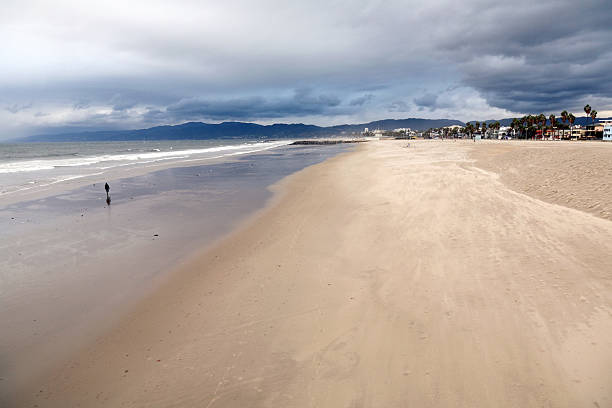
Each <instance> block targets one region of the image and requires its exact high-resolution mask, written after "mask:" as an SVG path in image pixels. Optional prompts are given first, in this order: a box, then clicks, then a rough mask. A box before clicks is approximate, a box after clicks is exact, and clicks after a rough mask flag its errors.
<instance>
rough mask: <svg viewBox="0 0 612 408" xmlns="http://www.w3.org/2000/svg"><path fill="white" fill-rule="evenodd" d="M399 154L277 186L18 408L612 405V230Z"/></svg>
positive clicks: (381, 146)
mask: <svg viewBox="0 0 612 408" xmlns="http://www.w3.org/2000/svg"><path fill="white" fill-rule="evenodd" d="M403 145H404V143H402V142H397V143H395V142H388V141H385V142H374V143H372V144H367V145H361V146H359V148H358V149H356V150H354V151H352V152H348V153H343V154H340V155H338V156H336V157H334V158H331V159H328V160H326V161H324V162H322V163H319V164H316V165H314V166H310V167H307V168H305V169H303V170H301V171H299V172H296V173H293V174H292V175H290V176H288V177H286V178H284V179H283V180H281V181H280V182H279V183H277V184H276V185H275V186H274V188H273V190H274V192H275V194H274V196H273V197H274V198H273V199H272V200H271V201H270V202H269V203H268V205H267V206H266V208H265V209H262V210H260V212H258V213H257V214H256V215H254V216H253V217H252V218H250V219H249V221H248V222H247V223H245V224H242V225H241V227H240V228H239V229H238V230H234V231H233V232H232V233H230V235H229V236H227V237H226V238H224V239H223V240H221V241H220V242H218V243H217V244H216V245H215V246H214V247H213V248H210V249H209V250H206V251H203V252H200V253H198V254H195V255H194V257H191V258H190V259H185V260H184V262H182V263H181V264H180V265H178V266H177V269H175V270H174V272H173V273H172V274H171V275H168V276H169V279H168V280H167V281H166V282H164V284H163V287H161V288H160V289H159V290H158V291H156V292H155V293H153V294H152V295H151V296H150V297H148V298H147V299H145V300H144V301H143V302H142V303H140V304H139V305H138V306H137V307H136V308H135V309H134V310H133V311H132V313H131V314H130V315H129V316H127V317H126V318H125V319H124V320H123V321H122V322H121V323H120V324H119V325H118V326H116V327H115V328H114V329H112V330H111V331H110V332H108V333H107V334H106V335H105V336H103V337H102V338H100V339H98V341H97V342H96V343H95V344H94V345H92V346H90V347H88V348H86V349H84V350H81V351H79V352H78V355H76V356H75V359H73V363H72V364H69V365H66V366H65V367H64V369H62V370H61V371H59V372H57V374H56V376H55V377H54V378H48V380H49V381H48V382H47V383H46V385H45V386H43V387H42V388H41V392H40V393H38V394H39V395H37V396H34V394H35V393H37V391H34V389H33V392H32V393H29V394H24V393H22V394H20V401H21V402H25V401H28V402H33V403H36V401H41V402H42V401H44V402H45V404H44V406H58V407H59V406H72V405H78V404H82V405H86V406H109V405H111V406H117V405H121V404H124V405H127V406H160V407H161V406H168V405H176V406H194V405H201V406H209V407H210V406H235V407H242V406H296V407H298V406H308V405H317V406H347V405H350V404H353V405H361V406H372V405H381V404H382V405H386V406H391V405H393V404H398V403H400V402H401V403H404V404H413V405H416V406H448V405H475V406H492V405H496V406H509V407H510V406H525V407H528V406H541V405H542V404H546V403H548V404H552V405H554V406H567V407H570V406H577V405H580V406H582V405H586V404H591V405H592V404H593V403H597V404H598V405H600V406H606V404H609V403H611V402H612V395H610V393H609V390H606V389H605V388H604V387H605V385H606V384H609V380H610V378H609V377H610V375H609V374H610V370H609V368H610V367H612V355H611V354H610V353H609V349H610V348H609V346H610V345H611V344H610V340H609V339H610V338H611V337H610V334H611V333H612V322H611V321H610V318H609V316H610V315H612V314H611V313H612V306H611V305H612V296H610V293H611V292H610V289H611V288H610V283H609V277H610V276H609V270H610V268H611V267H612V259H611V257H610V256H609V255H606V254H609V253H610V252H609V251H610V250H611V249H612V244H610V243H609V242H611V241H610V240H609V239H610V238H612V227H611V225H610V223H609V222H608V221H606V220H603V219H600V218H594V217H591V216H590V215H584V214H582V213H579V212H576V211H574V210H567V209H565V208H563V207H558V206H551V205H550V204H547V203H544V202H541V201H538V200H536V199H525V198H524V197H521V196H519V195H518V194H516V193H514V192H512V191H509V190H507V189H506V188H501V187H500V184H499V183H497V181H496V179H495V177H493V176H492V175H489V174H484V173H483V172H481V171H474V170H471V169H470V168H469V167H470V166H469V160H468V157H469V154H470V152H471V149H472V146H471V145H469V144H465V143H463V144H462V143H456V144H453V145H451V144H448V143H446V144H445V143H444V142H442V143H440V142H431V143H419V142H411V147H410V148H409V149H405V148H404V146H403ZM475 197H478V198H479V199H475ZM568 218H570V219H571V220H572V221H574V222H572V223H570V224H568V223H566V222H565V221H567V220H568ZM595 242H597V243H599V245H600V246H599V247H594V246H593V243H595ZM581 299H584V300H581ZM606 350H607V351H606ZM577 355H579V356H580V358H576V357H575V356H577ZM577 380H578V381H577Z"/></svg>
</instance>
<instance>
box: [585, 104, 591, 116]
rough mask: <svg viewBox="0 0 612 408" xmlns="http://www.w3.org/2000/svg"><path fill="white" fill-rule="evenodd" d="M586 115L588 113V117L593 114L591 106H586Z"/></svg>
mask: <svg viewBox="0 0 612 408" xmlns="http://www.w3.org/2000/svg"><path fill="white" fill-rule="evenodd" d="M584 113H586V115H587V117H588V116H589V115H590V114H591V105H589V104H586V105H584Z"/></svg>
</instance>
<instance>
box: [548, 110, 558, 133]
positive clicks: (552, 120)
mask: <svg viewBox="0 0 612 408" xmlns="http://www.w3.org/2000/svg"><path fill="white" fill-rule="evenodd" d="M548 120H549V121H550V129H551V130H552V132H553V135H554V132H555V123H556V118H555V115H553V114H552V113H551V114H550V116H549V117H548ZM553 139H554V136H553Z"/></svg>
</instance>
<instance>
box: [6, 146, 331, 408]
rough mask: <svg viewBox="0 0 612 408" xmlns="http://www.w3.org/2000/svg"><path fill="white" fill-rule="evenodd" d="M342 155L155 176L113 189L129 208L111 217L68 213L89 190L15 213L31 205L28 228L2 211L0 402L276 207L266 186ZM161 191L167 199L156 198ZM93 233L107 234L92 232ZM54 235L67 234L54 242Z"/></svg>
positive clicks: (108, 210) (118, 206)
mask: <svg viewBox="0 0 612 408" xmlns="http://www.w3.org/2000/svg"><path fill="white" fill-rule="evenodd" d="M342 151H343V149H341V148H340V149H338V148H325V147H323V148H318V147H316V146H315V147H312V148H310V147H303V148H288V149H285V150H283V149H281V150H279V151H272V152H270V151H267V152H263V153H262V152H258V153H256V154H252V155H249V156H248V157H245V156H241V158H235V159H232V160H227V161H224V162H223V163H217V164H209V163H206V164H205V165H204V166H193V165H192V166H178V167H174V168H168V169H162V170H157V169H156V170H155V172H153V173H148V174H147V175H144V176H135V177H131V178H122V179H121V180H122V182H121V183H112V185H113V186H115V191H117V192H119V191H118V190H117V189H123V190H124V192H126V191H127V192H129V193H130V195H134V196H135V197H134V199H132V198H131V197H124V198H123V200H120V199H119V196H117V195H116V196H114V197H113V198H115V197H117V198H116V200H113V204H112V207H106V206H105V207H104V208H102V207H100V208H91V209H90V210H89V211H87V210H85V212H83V210H78V212H76V213H75V211H77V207H78V208H80V207H82V206H83V205H88V204H79V203H80V202H83V203H87V202H88V201H87V200H89V201H91V193H88V191H89V190H91V188H90V187H87V188H85V189H82V188H81V189H77V190H70V192H68V193H62V194H61V195H60V196H52V197H47V198H45V199H44V200H42V201H41V202H40V203H39V204H37V202H33V203H32V202H28V203H25V204H23V205H25V207H24V208H23V210H24V211H30V210H28V208H29V207H31V206H32V204H34V206H33V208H34V210H33V211H34V213H33V215H35V217H32V219H30V220H26V219H25V218H24V217H25V214H28V213H27V212H25V213H23V214H21V213H20V212H19V213H15V214H11V213H10V211H13V212H15V211H16V210H15V209H13V207H14V206H9V207H6V208H4V209H3V210H2V211H3V216H4V215H6V218H7V219H8V218H9V216H8V215H14V218H15V220H12V219H11V220H10V221H8V222H9V224H10V223H13V222H14V223H20V224H18V225H14V226H11V225H9V226H7V227H8V228H7V229H6V230H5V232H6V234H7V235H6V237H8V238H7V239H9V238H10V237H11V236H12V235H15V234H17V237H16V238H15V239H13V240H10V239H9V241H7V240H6V239H5V240H4V241H0V244H1V245H2V247H3V252H4V253H5V254H6V255H10V256H7V257H3V259H2V261H0V266H2V267H3V268H2V269H5V271H4V275H0V276H1V277H2V278H3V279H4V287H3V290H4V292H5V294H4V295H3V299H2V304H3V309H4V310H3V315H2V321H3V326H4V328H5V329H6V330H7V331H8V333H7V335H6V336H3V337H4V338H3V341H2V349H3V353H2V354H4V355H5V358H4V359H3V360H2V361H0V362H1V363H2V364H0V368H1V369H2V371H1V372H0V389H2V390H3V391H2V392H0V401H2V400H3V397H4V396H5V395H7V396H6V398H9V397H10V392H11V388H12V387H13V386H14V384H20V383H22V382H23V381H24V379H26V378H28V377H29V376H30V375H32V374H35V373H36V372H39V371H40V369H43V372H48V369H47V368H46V367H47V366H49V365H50V366H51V367H56V366H57V360H59V361H60V362H61V361H62V360H63V358H64V356H65V355H72V354H73V351H72V350H70V349H71V348H74V347H77V348H78V347H80V346H81V345H82V344H89V343H90V342H92V341H95V339H96V338H97V336H99V335H100V333H104V332H105V331H107V330H108V329H109V328H111V327H112V326H114V325H115V324H116V322H117V321H120V320H121V316H122V315H123V313H125V311H126V310H130V309H131V308H132V307H133V306H134V305H135V304H138V302H139V299H140V298H141V297H142V296H146V295H148V294H150V293H151V292H154V291H155V289H156V288H157V287H159V285H160V284H161V282H164V281H165V280H166V279H167V277H166V274H167V273H169V271H171V270H173V269H174V268H175V267H176V265H177V264H181V263H182V262H184V259H186V258H187V259H188V258H189V257H190V256H191V255H192V254H194V253H197V252H199V251H202V250H203V249H206V248H209V247H211V246H214V245H215V243H216V242H218V241H219V240H220V239H222V238H223V237H225V236H227V235H228V234H231V232H232V231H233V230H234V229H235V228H236V227H238V226H240V225H242V223H243V222H245V220H249V219H251V218H252V217H253V216H254V215H253V214H257V213H258V212H259V211H260V210H261V209H262V208H266V207H267V205H268V204H267V203H268V202H269V201H270V200H272V199H273V197H274V193H273V192H272V191H271V190H270V188H269V186H270V183H274V182H275V181H274V180H278V179H279V178H280V179H282V177H283V176H284V175H285V174H291V173H292V172H293V171H295V170H298V171H299V170H300V169H301V168H302V166H304V165H308V163H317V162H319V161H320V160H323V159H324V158H325V157H327V156H329V155H332V156H333V155H336V154H338V152H342ZM195 172H197V173H198V174H197V177H195ZM191 173H194V175H191ZM200 173H202V174H200ZM169 175H170V176H169ZM200 176H201V177H200ZM185 177H187V178H185ZM236 177H239V178H238V179H237V178H236ZM232 180H234V181H232ZM151 182H152V183H153V184H154V187H153V190H151V191H149V187H147V185H148V183H151ZM164 186H166V187H164ZM165 188H169V189H170V190H169V191H168V192H166V193H163V192H162V193H161V194H160V193H159V191H160V189H161V191H165ZM81 190H83V191H81ZM66 194H67V195H66ZM64 196H65V198H64V199H62V200H59V199H58V198H57V197H64ZM128 198H130V199H129V200H128ZM79 200H80V201H79ZM67 204H68V205H69V207H65V206H66V205H67ZM92 204H94V205H93V206H94V207H95V203H93V202H90V203H89V206H92ZM98 204H99V205H102V202H100V203H98ZM23 205H21V206H17V207H15V208H21V207H22V206H23ZM72 207H74V208H72ZM79 213H80V214H81V216H79ZM7 214H8V215H7ZM18 214H19V215H18ZM45 214H46V216H45ZM189 217H191V218H189ZM10 218H13V217H10ZM22 220H23V222H25V221H28V222H26V223H25V224H22ZM186 222H187V224H185V223H186ZM101 224H105V227H104V228H103V229H102V230H101V231H100V227H101ZM173 224H175V225H173ZM183 224H185V225H183ZM181 225H182V227H181ZM57 227H61V229H63V230H66V232H65V233H63V232H60V233H58V232H56V228H57ZM11 234H12V235H11ZM28 234H29V235H28ZM28 237H30V238H28ZM27 240H29V241H31V242H29V243H28V244H27V245H26V244H25V242H26V241H27ZM5 241H7V242H5ZM22 241H23V242H24V243H23V244H20V242H22ZM118 244H119V246H117V245H118ZM11 245H12V246H11ZM13 247H15V248H13ZM30 247H31V248H30ZM11 248H13V249H14V251H13V250H11ZM18 252H19V253H18ZM22 252H23V255H24V256H23V257H22ZM45 254H46V255H45ZM4 267H6V268H4ZM33 269H37V270H40V272H44V273H43V274H42V276H39V277H38V278H36V279H35V277H34V276H33V277H32V278H29V280H28V281H25V282H24V283H23V284H21V283H19V281H18V280H16V279H21V278H19V277H18V275H20V274H26V273H27V274H28V275H32V274H33V273H34V272H35V271H34V270H33ZM20 271H21V272H20ZM11 274H14V275H16V277H15V278H11ZM70 276H72V278H71V277H70ZM7 278H8V280H6V279H7ZM13 281H15V282H13ZM30 281H32V283H30ZM17 285H19V286H17ZM24 285H27V286H24ZM39 287H40V288H41V289H38V288H39ZM11 289H12V290H11ZM43 290H44V291H43ZM79 292H82V294H80V293H79ZM88 293H89V295H87V294H88ZM28 298H29V299H30V300H27V299H28ZM20 299H23V300H20ZM55 299H57V300H55ZM30 303H31V305H30ZM11 310H13V312H10V311H11ZM62 311H63V312H62ZM84 317H86V319H84ZM90 321H91V322H90ZM30 343H31V344H30ZM28 350H30V351H29V352H28ZM5 353H6V354H5ZM0 405H2V404H0Z"/></svg>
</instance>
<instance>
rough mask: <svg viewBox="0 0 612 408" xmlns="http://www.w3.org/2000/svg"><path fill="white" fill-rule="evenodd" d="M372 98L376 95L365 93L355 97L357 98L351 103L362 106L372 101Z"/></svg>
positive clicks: (350, 103)
mask: <svg viewBox="0 0 612 408" xmlns="http://www.w3.org/2000/svg"><path fill="white" fill-rule="evenodd" d="M372 99H374V95H372V94H367V95H363V96H360V97H358V98H355V99H353V100H351V101H350V102H349V105H351V106H362V105H364V104H366V103H368V102H370V101H371V100H372Z"/></svg>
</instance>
